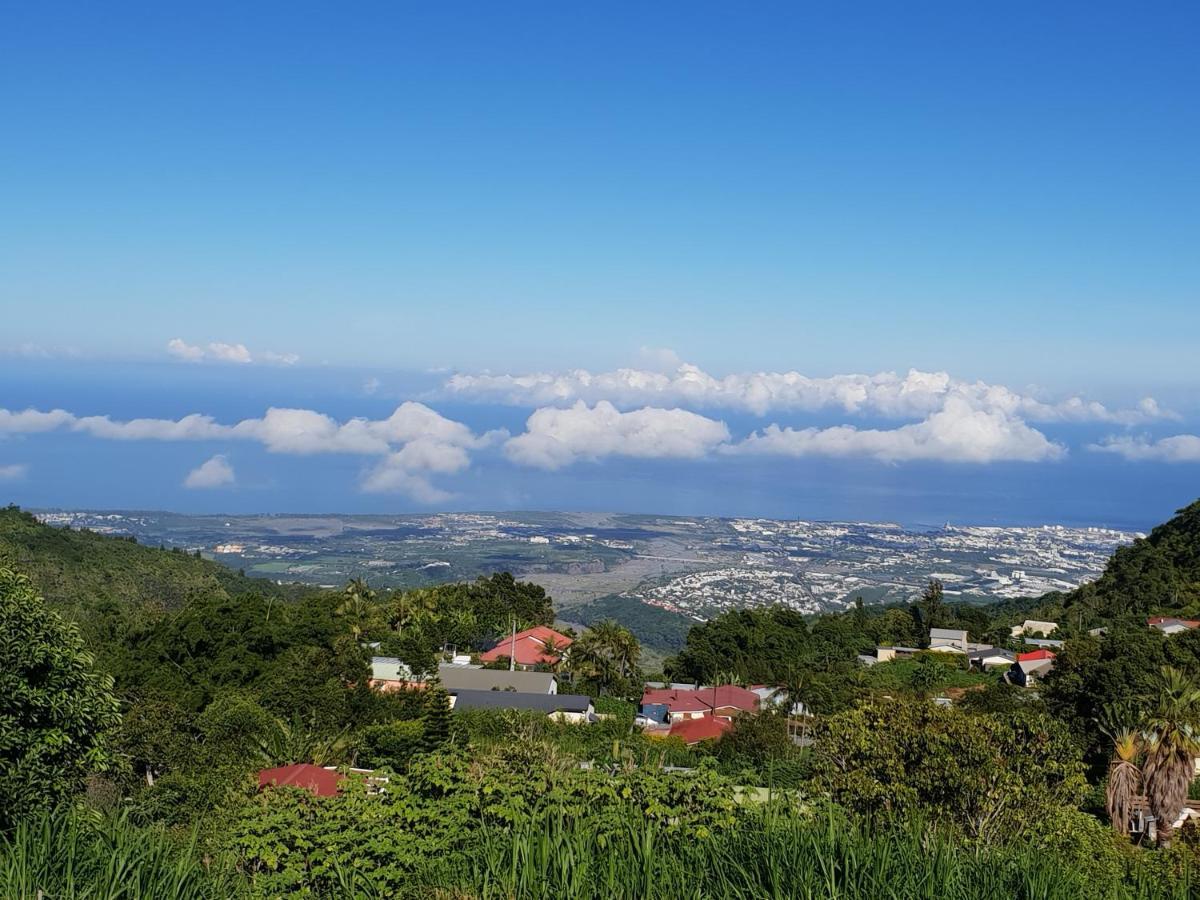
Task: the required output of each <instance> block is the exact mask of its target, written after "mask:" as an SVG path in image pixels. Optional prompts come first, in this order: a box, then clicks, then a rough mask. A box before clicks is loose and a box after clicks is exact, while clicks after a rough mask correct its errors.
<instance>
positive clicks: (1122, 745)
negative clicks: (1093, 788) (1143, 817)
mask: <svg viewBox="0 0 1200 900" xmlns="http://www.w3.org/2000/svg"><path fill="white" fill-rule="evenodd" d="M1141 749H1142V748H1141V742H1140V741H1139V740H1138V735H1137V732H1135V731H1132V730H1130V729H1124V730H1122V731H1119V732H1117V733H1116V734H1115V735H1113V757H1112V761H1111V762H1110V763H1109V764H1108V789H1107V792H1106V796H1105V804H1104V806H1105V809H1106V810H1107V811H1108V819H1109V821H1110V822H1112V826H1113V828H1115V829H1116V830H1117V833H1118V834H1124V835H1127V834H1129V823H1130V821H1131V820H1132V818H1133V801H1134V798H1135V797H1137V795H1138V794H1140V793H1141V792H1142V772H1141V769H1139V768H1138V767H1137V758H1138V755H1139V754H1140V753H1141Z"/></svg>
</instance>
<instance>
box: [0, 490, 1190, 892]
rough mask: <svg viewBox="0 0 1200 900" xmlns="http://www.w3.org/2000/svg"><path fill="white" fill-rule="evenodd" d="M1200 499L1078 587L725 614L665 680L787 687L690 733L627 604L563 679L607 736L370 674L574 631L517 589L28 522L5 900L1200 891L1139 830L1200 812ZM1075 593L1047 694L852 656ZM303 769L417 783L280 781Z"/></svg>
mask: <svg viewBox="0 0 1200 900" xmlns="http://www.w3.org/2000/svg"><path fill="white" fill-rule="evenodd" d="M1198 510H1200V504H1194V505H1193V506H1192V507H1189V508H1188V509H1187V510H1184V511H1183V512H1182V513H1181V514H1180V516H1179V517H1178V518H1177V519H1175V520H1172V522H1171V523H1167V525H1164V526H1161V527H1160V528H1159V529H1156V530H1155V532H1154V533H1152V534H1151V535H1150V537H1149V538H1148V539H1147V540H1146V541H1145V542H1140V543H1139V544H1137V545H1134V547H1132V548H1130V549H1129V550H1128V551H1127V552H1126V551H1122V552H1120V553H1118V554H1117V555H1116V556H1114V558H1113V561H1112V563H1111V564H1110V566H1109V571H1107V572H1106V573H1105V575H1104V576H1103V577H1102V578H1101V579H1100V580H1099V581H1098V582H1097V583H1096V585H1094V586H1089V587H1085V588H1082V589H1080V590H1079V591H1076V592H1073V593H1072V594H1070V595H1062V596H1059V595H1055V596H1051V597H1047V598H1041V599H1039V600H1038V601H1036V602H1028V603H1025V604H1011V603H1010V604H998V605H996V606H993V607H984V608H980V607H972V606H967V605H963V604H949V603H946V602H945V601H944V599H943V597H942V595H941V592H940V589H939V586H938V585H937V584H936V583H931V585H930V587H929V589H928V590H927V591H926V592H925V595H924V596H923V597H922V599H921V600H920V601H919V602H918V603H916V604H914V605H912V606H911V607H899V606H896V607H888V608H871V607H863V606H862V605H861V604H860V605H858V606H856V607H854V608H852V609H850V610H848V611H846V612H845V613H842V614H835V615H827V616H820V617H817V618H815V619H813V620H806V619H805V618H804V617H802V616H799V615H797V614H796V613H794V612H791V611H788V610H783V609H766V610H756V611H742V612H735V613H729V614H726V615H724V616H721V617H718V618H717V619H714V620H712V621H710V622H708V623H704V624H702V625H697V626H696V627H694V628H692V629H691V630H690V632H689V633H688V635H687V638H686V640H685V642H684V643H683V645H682V646H681V647H680V650H679V653H678V654H677V655H676V656H675V657H673V658H672V659H671V660H669V661H668V664H667V672H668V674H670V675H671V676H673V677H676V678H688V679H697V680H703V681H709V682H712V681H718V682H741V683H769V684H779V685H781V686H782V687H783V690H784V696H785V698H786V700H787V701H788V702H787V703H786V704H784V706H783V707H782V708H781V709H780V710H779V711H768V712H763V713H760V714H758V715H754V716H744V717H740V718H739V719H737V720H736V722H735V724H734V727H733V729H732V730H731V731H730V732H728V733H727V734H726V735H725V736H723V737H722V738H721V739H719V740H716V741H709V742H705V743H702V744H699V745H697V746H694V747H687V746H685V745H684V744H682V743H681V742H680V741H679V740H678V739H667V740H664V739H655V738H651V737H648V736H647V735H645V734H643V733H642V732H641V731H639V730H637V729H635V728H634V727H633V714H634V711H635V704H634V702H633V701H634V700H636V698H637V696H638V695H639V694H640V685H641V681H642V677H643V673H642V672H641V671H640V665H641V658H640V653H639V647H638V645H637V642H636V641H634V640H633V639H632V635H630V633H629V631H628V629H626V628H623V627H621V626H618V625H617V624H615V623H614V622H612V621H610V620H607V619H598V620H596V621H594V622H592V623H590V625H591V627H590V628H589V629H588V630H587V631H585V632H584V633H582V634H580V635H576V638H577V641H576V644H575V645H574V646H573V647H572V652H571V654H569V655H568V656H567V658H566V660H565V661H564V662H563V663H562V664H561V665H558V666H556V668H559V669H560V671H559V675H560V677H561V678H562V679H563V681H564V682H565V683H566V684H565V686H566V687H569V686H574V688H575V689H577V690H581V691H585V692H588V693H590V694H592V695H593V696H596V697H597V701H596V702H597V710H598V711H599V712H600V713H602V714H603V715H604V718H603V719H602V721H600V722H598V723H596V724H594V725H590V726H587V727H580V726H573V725H568V724H562V723H557V722H554V721H551V720H550V719H548V718H547V717H545V716H544V715H540V714H534V713H523V714H518V713H512V712H499V713H497V712H491V711H472V712H464V713H458V714H455V715H453V716H452V715H451V714H450V713H449V711H448V709H447V704H446V702H445V695H444V694H443V693H442V692H441V691H440V690H439V689H438V688H437V687H436V685H434V686H433V687H431V689H429V690H425V691H401V692H395V693H387V694H385V693H380V692H377V691H373V690H371V689H370V688H369V687H368V686H367V683H366V682H367V674H368V660H369V656H370V654H371V652H384V653H389V654H393V655H397V656H400V657H401V658H403V659H404V660H405V661H406V662H408V663H409V664H410V665H411V666H412V667H413V668H414V669H416V670H418V671H419V670H425V671H431V672H432V671H435V670H436V660H437V657H438V655H439V654H440V653H441V652H442V648H443V647H445V646H447V645H450V646H453V647H454V648H455V649H457V650H459V651H463V650H466V649H479V648H480V647H482V646H485V645H486V644H487V643H488V642H490V641H491V640H493V639H495V638H496V637H498V636H500V635H502V634H504V633H506V632H507V631H508V630H509V629H511V628H512V627H513V626H514V625H517V626H521V627H524V626H526V625H533V624H543V623H549V622H552V621H553V620H554V609H553V606H552V604H551V601H550V598H548V597H547V596H546V595H545V593H544V591H542V590H541V589H540V588H538V587H536V586H534V585H527V584H522V583H520V582H518V581H515V580H514V579H513V578H512V577H511V576H508V575H504V574H501V575H497V576H494V577H492V578H487V579H480V580H479V581H477V582H473V583H471V584H464V585H445V586H441V587H438V588H432V589H425V590H417V591H402V592H392V593H376V592H375V591H373V590H372V589H371V588H370V586H369V585H367V584H365V583H363V582H360V581H356V582H351V583H350V584H349V585H347V586H346V587H345V589H343V590H338V591H317V592H311V593H307V594H303V595H300V594H297V593H294V592H293V590H292V589H290V588H279V587H278V586H275V585H270V584H267V583H261V582H254V581H250V580H247V579H243V578H240V577H239V576H237V575H236V574H233V573H223V574H218V573H217V572H215V571H213V569H212V567H211V564H208V563H205V562H204V561H202V560H197V559H193V558H192V557H188V556H186V555H183V554H178V553H171V552H166V551H161V550H156V549H153V548H144V547H137V545H135V544H132V543H129V542H127V541H121V540H117V539H113V538H105V537H101V536H98V535H89V534H80V533H77V532H69V531H62V530H58V529H50V528H46V527H45V526H42V525H39V524H38V523H36V522H35V521H33V520H32V519H30V518H29V517H27V516H25V515H24V514H21V513H19V512H17V511H15V510H9V511H7V512H5V513H4V514H3V524H4V528H3V532H2V534H3V543H2V544H0V547H3V552H4V553H5V554H6V555H5V556H4V557H3V559H4V560H5V562H3V563H0V570H3V571H0V654H2V656H3V658H2V659H0V665H2V668H0V679H3V681H2V682H0V688H2V689H3V696H4V702H5V706H4V709H3V711H2V713H0V792H2V793H0V814H2V815H0V895H2V896H5V897H8V896H12V897H21V898H24V897H30V898H32V897H34V896H37V892H38V891H43V892H44V895H45V896H46V897H55V898H57V897H83V896H88V897H112V898H115V897H118V896H130V895H131V894H130V891H132V895H133V896H139V897H176V896H178V897H237V896H247V897H278V896H289V895H293V894H304V895H308V896H318V897H331V898H332V897H375V896H378V897H404V896H412V897H428V896H463V897H505V898H511V897H522V898H524V897H551V896H555V897H563V896H569V897H664V898H665V897H745V896H754V897H772V896H774V897H828V896H839V897H876V896H895V897H910V896H938V897H997V898H998V897H1012V896H1024V897H1096V898H1109V897H1112V898H1116V897H1125V896H1135V897H1185V896H1191V895H1193V893H1194V890H1195V886H1196V875H1195V873H1196V871H1197V867H1198V866H1200V836H1198V835H1197V833H1196V830H1195V829H1194V828H1191V827H1185V828H1184V829H1183V831H1182V832H1181V833H1180V834H1179V835H1176V836H1174V837H1175V839H1174V840H1170V838H1171V837H1172V835H1171V834H1170V833H1169V829H1167V834H1166V835H1165V837H1166V838H1167V841H1169V846H1164V847H1162V848H1159V849H1151V848H1150V847H1147V846H1138V845H1137V844H1136V843H1134V842H1132V841H1131V840H1130V839H1129V838H1128V837H1127V836H1125V835H1124V834H1121V833H1120V832H1121V831H1122V829H1121V827H1120V823H1121V822H1122V821H1124V820H1125V819H1124V816H1123V814H1122V812H1121V811H1122V810H1127V809H1128V808H1129V804H1130V803H1131V802H1132V798H1133V797H1134V796H1135V795H1136V794H1138V793H1145V794H1147V796H1149V797H1150V800H1151V803H1152V805H1154V804H1157V806H1158V808H1163V809H1165V808H1170V806H1171V804H1173V803H1174V804H1178V803H1179V802H1181V801H1180V797H1181V796H1183V795H1181V794H1180V791H1181V790H1182V791H1183V794H1184V795H1185V794H1186V793H1187V790H1188V783H1187V782H1188V781H1189V780H1190V778H1191V770H1190V768H1188V766H1189V765H1190V763H1191V756H1192V755H1195V754H1197V753H1200V743H1197V735H1200V689H1198V688H1197V687H1196V684H1197V680H1198V679H1200V631H1194V632H1188V633H1185V634H1181V635H1176V636H1173V637H1166V636H1164V635H1162V634H1160V633H1158V632H1156V631H1151V630H1149V629H1147V628H1146V624H1145V618H1144V616H1145V614H1146V613H1158V612H1166V611H1172V612H1179V613H1184V614H1186V613H1189V612H1191V611H1193V610H1194V609H1195V603H1196V600H1195V599H1194V598H1195V596H1196V585H1197V582H1196V576H1197V568H1196V561H1197V559H1200V553H1198V548H1200V517H1198V515H1197V511H1198ZM1145 548H1149V549H1145ZM109 551H111V552H109ZM14 565H15V566H16V569H17V570H19V569H20V568H21V566H22V565H24V566H25V568H26V571H27V573H28V577H26V576H25V575H19V574H17V573H16V571H14V569H13V567H14ZM126 565H128V566H129V567H130V569H129V571H124V570H123V567H124V566H126ZM76 567H78V568H79V569H80V571H79V572H78V573H77V572H76V571H75V570H76ZM222 571H223V570H222ZM106 573H107V574H106ZM175 577H178V578H179V579H180V582H179V584H176V585H174V586H173V587H172V588H171V589H170V590H165V591H164V592H163V593H161V594H159V593H158V591H157V588H156V587H155V586H156V585H158V584H159V583H160V582H163V581H169V580H171V579H173V578H175ZM46 585H49V586H50V587H46ZM98 585H99V586H98ZM1164 591H1165V593H1163V592H1164ZM1131 592H1132V593H1131ZM39 593H40V594H43V595H48V596H47V600H46V601H43V600H41V599H39V597H38V596H37V595H38V594H39ZM1132 594H1137V595H1138V599H1136V601H1135V600H1134V599H1133V597H1132ZM1155 598H1157V599H1155ZM1189 598H1192V599H1189ZM1189 604H1190V605H1189ZM1055 609H1058V610H1063V611H1066V612H1067V613H1068V615H1065V616H1063V617H1062V618H1061V619H1060V620H1058V621H1059V622H1060V636H1061V637H1063V638H1064V639H1065V640H1066V642H1067V643H1066V646H1065V647H1064V648H1063V649H1062V651H1061V653H1060V654H1059V658H1058V661H1057V667H1056V669H1055V671H1054V672H1053V673H1052V674H1051V675H1050V676H1049V677H1048V678H1047V679H1046V681H1045V683H1044V684H1043V685H1042V686H1041V688H1040V690H1038V691H1027V690H1022V689H1020V688H1016V687H1012V686H1010V685H1008V684H1006V683H1005V682H1004V680H1003V679H1002V678H1001V677H1000V676H999V675H997V674H992V673H978V672H969V671H967V670H966V669H965V667H963V666H962V665H961V664H960V661H959V660H957V659H955V658H954V657H951V656H947V655H945V654H940V653H933V652H926V653H918V654H917V655H916V656H914V657H912V658H909V659H905V660H900V661H896V662H888V663H880V664H877V665H875V666H872V667H870V668H866V667H864V666H862V665H861V664H860V662H859V661H858V659H857V656H858V655H859V654H861V653H864V652H867V651H869V650H871V649H873V648H874V647H876V646H879V645H888V644H891V645H900V646H913V647H921V646H924V645H925V644H926V643H927V641H928V630H929V628H930V627H931V626H932V627H961V628H964V629H967V630H968V631H969V632H970V634H971V636H972V638H973V639H976V640H980V639H987V640H989V641H992V642H994V643H998V644H1009V645H1010V646H1013V647H1014V648H1019V647H1020V644H1019V642H1014V641H1013V640H1012V639H1010V638H1009V629H1008V626H1009V625H1010V624H1012V623H1013V622H1017V621H1020V620H1021V619H1022V618H1024V617H1026V616H1029V615H1034V614H1045V613H1049V612H1052V611H1053V610H1055ZM1079 610H1086V615H1084V614H1080V615H1078V616H1076V615H1075V614H1074V613H1075V612H1076V611H1079ZM1096 626H1103V627H1104V628H1106V629H1107V630H1106V631H1105V632H1104V633H1103V634H1100V635H1092V634H1089V633H1088V628H1090V627H1096ZM373 645H374V646H377V647H378V648H379V649H378V650H375V651H372V650H371V649H369V648H370V647H371V646H373ZM931 698H939V701H940V702H939V703H938V704H935V703H933V702H931ZM793 703H800V704H803V707H800V708H802V709H806V710H809V711H811V712H813V713H815V715H812V716H810V715H789V714H788V713H787V712H785V711H784V710H786V709H788V708H789V707H792V704H793ZM946 704H949V705H946ZM64 738H66V739H64ZM1189 754H1190V755H1189ZM299 761H304V762H315V763H318V764H332V765H342V766H346V765H353V764H359V765H365V766H367V767H370V768H374V769H376V770H377V774H384V775H386V777H387V778H388V779H389V780H388V782H387V785H386V790H385V791H384V792H382V793H380V792H377V791H375V790H373V789H372V788H371V787H370V785H368V784H367V783H365V782H363V781H361V780H359V779H357V778H352V779H351V780H350V782H348V783H347V785H346V789H345V790H344V792H343V793H342V794H341V795H340V796H338V797H330V798H317V797H313V796H312V795H310V794H308V793H306V792H303V791H297V790H294V789H275V790H269V791H265V792H258V791H256V782H255V779H254V773H255V772H256V771H257V770H258V769H260V768H262V767H264V766H268V765H274V764H279V763H287V762H299ZM1181 773H1186V775H1185V776H1181ZM1181 777H1182V781H1181ZM1174 808H1176V809H1177V808H1178V805H1176V806H1175V807H1174ZM1110 815H1111V818H1112V825H1113V826H1116V827H1110V824H1109V818H1110ZM1160 836H1162V833H1161V831H1160ZM1167 841H1164V844H1165V843H1167Z"/></svg>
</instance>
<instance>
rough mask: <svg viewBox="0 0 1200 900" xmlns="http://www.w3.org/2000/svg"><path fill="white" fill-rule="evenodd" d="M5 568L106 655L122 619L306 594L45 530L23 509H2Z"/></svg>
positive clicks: (90, 536) (177, 557) (165, 554)
mask: <svg viewBox="0 0 1200 900" xmlns="http://www.w3.org/2000/svg"><path fill="white" fill-rule="evenodd" d="M5 567H6V568H10V569H12V570H14V571H17V572H21V573H24V574H25V575H28V576H29V578H30V580H31V581H32V582H33V586H34V588H35V590H36V591H37V592H38V593H39V594H40V595H42V596H43V597H44V598H45V599H46V601H47V603H49V604H50V605H51V606H52V607H53V608H55V609H56V610H58V611H59V612H61V613H62V614H63V615H65V616H66V617H67V618H68V619H71V620H73V621H75V622H76V623H77V624H78V625H79V626H80V629H81V630H82V632H83V635H84V638H85V640H86V641H87V643H88V644H89V646H91V647H93V648H95V649H96V650H97V651H99V653H100V655H101V657H103V656H104V653H105V650H106V649H107V647H108V646H109V644H110V643H111V642H110V641H109V640H107V638H108V637H110V636H111V634H110V633H111V630H112V628H113V627H114V625H115V624H116V623H117V622H118V621H120V622H123V623H124V624H125V625H130V624H134V623H137V622H144V621H147V620H150V619H153V618H156V617H157V616H159V615H161V613H163V612H165V611H170V610H176V609H180V608H182V607H183V606H184V605H185V604H186V603H187V602H188V601H189V600H193V599H199V598H209V599H214V598H215V599H220V598H225V599H228V598H230V597H236V596H238V595H240V594H247V593H254V594H259V595H263V596H292V595H296V594H298V593H300V592H301V591H302V590H303V588H300V587H296V586H291V585H286V586H281V585H277V584H275V583H274V582H271V581H265V580H261V579H251V578H246V577H245V576H243V575H240V574H239V573H237V572H235V571H233V570H231V569H228V568H226V567H225V566H223V565H221V564H220V563H215V562H212V561H210V560H206V559H200V558H198V557H196V556H192V555H190V554H187V553H184V552H182V551H180V550H163V549H160V548H158V547H144V546H142V545H140V544H138V543H137V542H136V541H134V540H133V539H132V538H123V537H114V536H111V535H102V534H96V533H95V532H90V531H78V530H75V529H70V528H55V527H52V526H49V525H44V524H42V523H41V522H39V521H38V520H37V519H35V518H34V517H33V516H32V515H30V514H29V513H27V512H23V511H21V510H20V509H19V508H17V507H15V506H9V507H5V508H0V568H5Z"/></svg>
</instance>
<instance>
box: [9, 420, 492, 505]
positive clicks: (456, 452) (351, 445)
mask: <svg viewBox="0 0 1200 900" xmlns="http://www.w3.org/2000/svg"><path fill="white" fill-rule="evenodd" d="M56 429H57V430H66V431H74V432H77V433H81V434H88V435H90V436H92V437H95V438H100V439H103V440H112V441H219V440H227V441H253V442H255V443H258V444H261V445H262V446H263V447H265V448H266V449H267V450H268V451H269V452H271V453H287V454H292V455H298V456H304V455H316V454H327V453H346V454H354V455H360V456H377V457H380V458H381V462H380V463H379V464H378V465H377V466H376V467H375V468H374V469H372V470H370V471H369V472H368V473H367V474H366V475H365V476H364V479H363V485H362V486H363V489H364V490H368V491H396V492H400V493H406V494H408V495H409V496H411V497H413V498H414V499H416V500H418V501H420V502H426V503H432V502H436V501H437V500H438V499H445V498H446V497H447V496H449V495H448V494H445V493H444V492H442V491H440V490H439V489H437V488H436V487H434V486H433V485H432V484H431V483H430V481H429V478H428V476H430V475H451V474H454V473H456V472H460V471H462V470H463V469H466V468H468V467H469V466H470V463H471V459H470V453H471V451H473V450H478V449H482V448H484V447H487V446H490V445H492V444H495V443H497V442H498V441H501V440H504V439H505V438H507V437H508V433H507V432H505V431H489V432H486V433H484V434H478V435H477V434H475V433H474V432H473V431H472V430H471V429H470V428H468V427H467V426H466V425H464V424H463V423H461V422H455V421H453V420H452V419H447V418H446V417H445V416H443V415H441V414H440V413H437V412H435V411H434V410H432V409H430V408H429V407H428V406H425V405H424V404H422V403H415V402H412V401H408V402H405V403H402V404H400V405H399V406H398V407H396V409H395V411H394V412H393V413H392V414H391V415H390V416H388V417H387V418H386V419H378V420H372V419H362V418H359V419H349V420H347V421H344V422H339V421H338V420H337V419H334V418H333V417H331V416H327V415H325V414H324V413H320V412H317V411H316V410H311V409H286V408H279V407H271V408H270V409H268V410H267V411H266V412H265V413H264V414H263V415H262V417H261V418H256V419H243V420H242V421H240V422H237V423H236V424H233V425H226V424H222V423H220V422H217V421H216V420H215V419H214V418H213V417H212V416H206V415H200V414H198V413H193V414H192V415H188V416H184V417H183V418H181V419H149V418H145V419H129V420H126V421H122V420H118V419H112V418H111V417H109V416H82V417H80V416H75V415H74V414H72V413H70V412H67V411H66V410H61V409H57V410H52V411H50V412H41V411H39V410H35V409H27V410H23V411H21V412H13V411H11V410H6V409H0V437H2V436H4V435H5V434H29V433H34V432H46V431H54V430H56ZM210 464H212V465H211V467H210ZM219 465H226V466H227V465H228V464H227V462H225V460H224V457H220V456H218V457H214V458H213V459H212V460H209V462H208V463H205V465H204V466H201V467H200V468H199V469H197V470H195V472H193V473H192V475H189V476H188V478H189V486H197V487H198V486H202V485H200V484H199V483H196V484H192V483H190V480H191V479H192V477H193V476H196V477H197V478H203V477H205V475H204V474H201V473H202V470H205V469H206V467H210V468H211V469H212V470H213V471H215V470H216V469H217V468H218V467H219ZM230 471H232V470H230ZM203 486H207V485H203Z"/></svg>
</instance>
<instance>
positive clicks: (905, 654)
mask: <svg viewBox="0 0 1200 900" xmlns="http://www.w3.org/2000/svg"><path fill="white" fill-rule="evenodd" d="M920 652H921V648H920V647H876V648H875V662H877V663H883V662H891V661H892V660H894V659H908V658H909V657H910V656H916V655H917V654H918V653H920Z"/></svg>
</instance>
